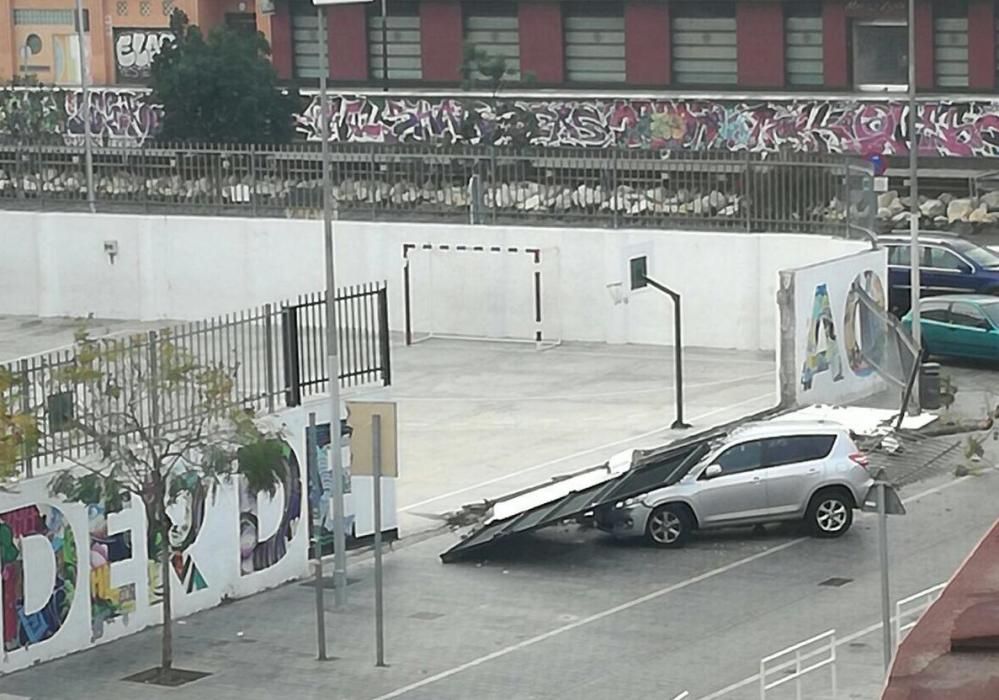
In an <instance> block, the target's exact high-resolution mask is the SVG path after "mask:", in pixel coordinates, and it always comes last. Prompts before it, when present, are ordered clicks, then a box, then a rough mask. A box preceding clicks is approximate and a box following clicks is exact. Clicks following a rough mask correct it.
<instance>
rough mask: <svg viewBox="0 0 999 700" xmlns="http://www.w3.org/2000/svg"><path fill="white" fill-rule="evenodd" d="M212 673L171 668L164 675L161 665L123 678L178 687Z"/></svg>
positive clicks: (134, 681) (124, 679)
mask: <svg viewBox="0 0 999 700" xmlns="http://www.w3.org/2000/svg"><path fill="white" fill-rule="evenodd" d="M210 675H212V674H211V673H207V672H205V671H188V670H186V669H183V668H174V669H170V673H169V674H168V675H166V676H164V675H163V674H162V673H161V672H160V669H159V667H156V668H149V669H146V670H145V671H140V672H139V673H135V674H133V675H131V676H126V677H125V678H122V680H123V681H130V682H132V683H148V684H150V685H161V686H164V687H167V688H177V687H179V686H182V685H185V684H187V683H191V682H192V681H196V680H199V679H201V678H206V677H208V676H210Z"/></svg>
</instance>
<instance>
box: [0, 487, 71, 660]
mask: <svg viewBox="0 0 999 700" xmlns="http://www.w3.org/2000/svg"><path fill="white" fill-rule="evenodd" d="M34 537H41V538H44V539H45V540H47V544H48V546H49V547H50V548H51V555H52V557H53V560H54V563H55V566H54V569H55V584H54V585H53V586H52V589H51V592H50V593H49V595H48V598H47V600H46V602H45V604H44V605H42V606H41V607H40V608H38V609H36V610H30V609H29V606H28V605H27V602H26V599H25V596H26V590H27V589H28V587H29V586H31V585H37V584H38V582H37V581H32V580H31V579H30V578H29V577H28V576H27V574H26V573H25V571H26V565H25V543H26V542H27V541H28V540H29V539H31V538H34ZM77 563H78V561H77V555H76V540H75V539H73V528H71V527H70V525H69V523H68V522H66V517H65V515H63V512H62V511H61V510H59V509H58V508H56V507H55V506H48V505H34V506H27V507H24V508H18V509H16V510H11V511H7V512H6V513H0V579H2V582H3V586H2V588H3V598H2V605H3V616H2V618H0V619H2V623H3V649H4V652H10V651H14V650H15V649H20V648H22V647H27V646H29V645H31V644H37V643H39V642H43V641H45V640H46V639H49V638H50V637H52V636H53V635H54V634H55V633H56V632H58V631H59V628H60V627H62V624H63V622H65V621H66V616H67V615H68V614H69V609H70V607H71V606H72V604H73V595H74V593H75V591H76V571H77V568H76V567H77Z"/></svg>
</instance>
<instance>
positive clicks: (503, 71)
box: [459, 42, 515, 97]
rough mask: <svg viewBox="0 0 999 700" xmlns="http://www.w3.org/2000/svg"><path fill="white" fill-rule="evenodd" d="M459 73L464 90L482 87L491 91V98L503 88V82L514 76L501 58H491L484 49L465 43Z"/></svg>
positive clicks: (512, 71)
mask: <svg viewBox="0 0 999 700" xmlns="http://www.w3.org/2000/svg"><path fill="white" fill-rule="evenodd" d="M459 71H460V72H461V79H462V85H463V87H464V88H465V89H466V90H468V89H471V88H473V87H476V86H479V85H484V86H485V87H487V88H488V89H489V90H491V91H492V93H493V97H496V93H498V92H499V91H500V88H502V87H503V85H504V81H507V80H508V79H511V78H512V77H513V76H514V74H515V71H514V70H513V69H512V68H511V67H510V66H509V64H507V62H506V59H505V58H504V57H503V56H493V55H491V54H490V53H489V52H488V51H486V50H485V49H480V48H479V47H477V46H475V45H474V44H471V43H467V42H466V43H465V44H464V46H462V57H461V66H460V67H459Z"/></svg>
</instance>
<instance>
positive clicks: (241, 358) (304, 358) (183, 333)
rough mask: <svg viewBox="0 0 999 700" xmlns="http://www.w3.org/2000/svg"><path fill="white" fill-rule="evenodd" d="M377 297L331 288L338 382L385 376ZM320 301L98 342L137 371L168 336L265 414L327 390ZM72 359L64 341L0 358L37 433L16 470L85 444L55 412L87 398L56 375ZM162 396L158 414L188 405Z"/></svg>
mask: <svg viewBox="0 0 999 700" xmlns="http://www.w3.org/2000/svg"><path fill="white" fill-rule="evenodd" d="M387 301H388V292H387V288H386V286H385V284H384V283H376V284H364V285H360V286H356V287H347V288H344V289H341V290H339V292H338V293H337V297H336V310H337V328H338V331H339V332H338V339H339V343H338V351H339V376H340V383H341V385H342V386H344V387H352V386H359V385H364V384H378V383H380V384H383V385H386V386H387V385H389V384H390V383H391V381H392V371H391V347H390V336H389V328H388V303H387ZM325 306H326V295H325V293H317V294H310V295H307V296H302V297H299V298H298V299H297V300H291V301H285V302H280V303H276V304H265V305H264V306H260V307H256V308H253V309H245V310H243V311H240V312H238V313H235V314H226V315H224V316H219V317H216V318H212V319H208V320H205V321H196V322H193V323H186V324H182V325H178V326H174V327H171V328H165V329H163V330H161V331H156V332H154V333H152V334H150V333H139V334H123V335H117V336H107V337H106V338H105V340H107V341H117V342H118V343H119V346H118V347H117V348H116V350H117V351H116V353H115V355H116V357H118V358H119V359H118V361H119V362H121V363H124V364H126V365H128V366H129V368H130V369H131V370H141V369H142V367H141V365H142V363H144V362H146V358H147V357H148V355H149V352H150V346H151V344H152V343H156V342H163V341H162V339H164V338H167V337H169V340H170V342H171V343H172V344H173V346H174V347H176V348H178V349H179V350H182V351H183V352H185V353H186V354H187V355H189V356H190V357H191V358H193V359H194V360H195V361H196V362H197V363H198V364H199V365H201V366H219V365H221V366H223V367H225V368H227V369H229V370H231V371H232V376H233V379H234V383H235V387H234V392H235V394H236V396H237V398H238V400H239V401H240V402H241V403H242V404H243V405H245V406H246V407H248V408H252V409H254V410H255V411H257V412H260V413H273V412H274V411H276V410H279V409H281V408H284V407H286V406H298V405H299V404H300V403H301V402H302V400H303V398H306V397H308V396H312V395H316V394H322V393H326V392H327V391H328V382H329V372H328V371H327V366H328V365H327V352H326V350H327V347H328V346H327V342H326V327H327V324H326V311H325ZM157 338H160V340H159V341H157ZM76 362H77V359H76V353H75V350H74V348H63V349H59V350H53V351H50V352H46V353H42V354H39V355H33V356H30V357H25V358H21V359H20V360H14V361H12V362H8V363H0V368H2V369H5V370H6V371H8V372H10V373H11V375H12V376H13V377H15V378H17V379H18V382H17V384H18V385H17V387H16V393H17V400H18V401H20V402H21V403H20V406H21V408H22V410H25V411H31V412H34V413H35V415H36V417H37V419H38V424H39V426H40V428H41V431H42V434H41V438H40V442H39V444H38V447H37V449H36V450H33V451H32V452H31V454H28V455H25V457H24V459H23V461H22V469H21V471H22V474H23V476H25V477H30V476H32V475H33V473H34V472H35V471H37V470H38V469H39V468H41V467H45V466H46V465H49V464H52V463H54V462H57V461H59V460H62V459H65V458H78V457H81V456H83V455H85V454H87V453H88V452H89V451H91V450H92V449H93V447H94V443H93V440H92V439H91V438H89V437H88V436H86V435H83V434H81V433H79V432H78V431H70V430H67V429H65V427H64V426H63V423H64V422H65V421H64V417H65V416H67V415H69V416H71V415H73V412H74V406H76V405H79V406H83V405H87V404H86V403H85V402H88V401H89V400H90V397H88V396H86V395H83V393H81V389H80V388H79V387H74V386H72V385H70V384H68V383H67V381H66V379H65V372H64V370H66V369H67V368H70V367H72V366H74V364H75V363H76ZM136 363H137V364H136ZM116 374H117V373H116ZM125 374H126V376H127V374H128V373H125ZM138 374H139V375H141V372H138ZM171 400H172V401H174V402H176V405H174V404H172V403H169V402H167V403H165V404H164V405H163V406H162V415H164V416H171V417H173V418H174V419H176V418H177V417H182V416H184V415H185V412H186V411H190V410H193V406H189V405H187V404H186V403H185V397H183V396H179V397H173V398H172V399H171ZM143 411H144V409H143V408H142V407H140V408H139V409H138V419H139V420H140V421H141V422H143V427H148V425H149V423H150V422H151V419H150V416H149V415H148V414H147V413H145V412H143Z"/></svg>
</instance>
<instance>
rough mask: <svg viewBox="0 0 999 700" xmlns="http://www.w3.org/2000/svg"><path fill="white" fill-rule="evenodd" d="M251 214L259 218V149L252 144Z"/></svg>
mask: <svg viewBox="0 0 999 700" xmlns="http://www.w3.org/2000/svg"><path fill="white" fill-rule="evenodd" d="M250 212H251V213H252V214H253V216H254V218H256V216H257V147H256V146H255V145H253V144H252V143H251V144H250Z"/></svg>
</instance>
